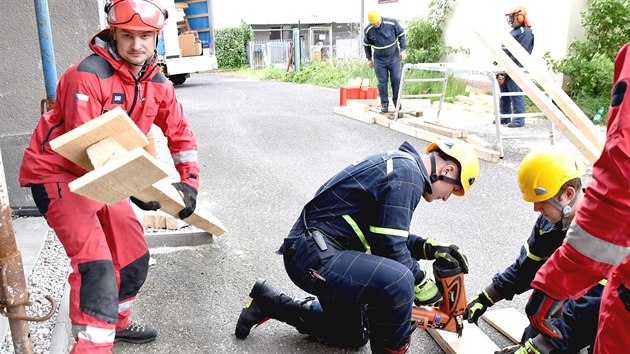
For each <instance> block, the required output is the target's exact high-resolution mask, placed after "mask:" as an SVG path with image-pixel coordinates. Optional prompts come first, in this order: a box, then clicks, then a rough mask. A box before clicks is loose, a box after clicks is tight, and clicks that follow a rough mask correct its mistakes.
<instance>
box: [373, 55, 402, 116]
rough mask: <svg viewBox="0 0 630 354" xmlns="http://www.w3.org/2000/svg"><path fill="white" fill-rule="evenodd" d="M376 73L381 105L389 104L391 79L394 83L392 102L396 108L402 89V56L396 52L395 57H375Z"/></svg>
mask: <svg viewBox="0 0 630 354" xmlns="http://www.w3.org/2000/svg"><path fill="white" fill-rule="evenodd" d="M374 73H375V74H376V79H377V80H378V95H379V97H380V98H381V105H386V104H389V98H388V92H387V81H388V80H390V79H391V83H392V95H393V97H392V102H394V106H395V105H396V102H397V100H398V90H399V88H400V76H401V74H402V69H401V67H400V54H399V52H398V51H396V52H395V53H394V54H393V55H388V56H383V57H379V56H377V55H375V56H374Z"/></svg>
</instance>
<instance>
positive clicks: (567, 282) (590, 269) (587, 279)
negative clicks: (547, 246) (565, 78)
mask: <svg viewBox="0 0 630 354" xmlns="http://www.w3.org/2000/svg"><path fill="white" fill-rule="evenodd" d="M629 85H630V44H626V45H624V46H623V47H622V48H621V50H620V51H619V53H618V54H617V58H616V60H615V71H614V85H613V89H612V95H611V102H610V107H609V113H608V128H607V132H606V143H605V145H604V150H603V151H602V154H601V156H600V157H599V159H598V160H597V161H596V162H595V164H594V165H593V180H592V181H591V183H589V185H588V186H587V188H586V193H585V198H584V200H583V201H582V204H581V207H580V210H579V211H578V212H577V215H576V217H575V220H574V221H573V223H572V224H571V226H570V227H569V230H568V232H567V237H566V240H565V242H564V243H563V245H562V246H561V247H560V248H558V250H557V251H556V252H555V253H554V254H553V256H552V257H551V258H550V259H549V261H547V263H545V265H544V266H543V267H542V268H541V269H540V271H539V272H538V273H537V274H536V278H534V281H533V282H532V287H534V288H536V289H539V290H541V291H543V292H544V293H546V294H547V295H549V296H550V297H551V298H553V299H567V298H578V297H580V296H581V295H582V294H584V293H585V292H586V291H587V290H588V289H589V288H590V287H591V286H593V284H595V283H597V282H598V281H599V280H600V279H602V278H607V279H608V283H607V284H606V287H605V289H604V294H603V295H602V304H601V307H600V315H599V324H598V331H597V338H596V340H595V350H594V352H595V353H600V354H601V353H625V352H626V351H627V350H628V348H630V330H628V328H629V323H630V222H629V220H630V90H628V86H629Z"/></svg>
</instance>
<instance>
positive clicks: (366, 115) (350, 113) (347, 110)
mask: <svg viewBox="0 0 630 354" xmlns="http://www.w3.org/2000/svg"><path fill="white" fill-rule="evenodd" d="M333 112H335V113H337V114H341V115H342V116H346V117H348V118H352V119H356V120H359V121H361V122H363V123H368V124H372V123H374V116H373V115H372V114H370V113H371V112H369V111H368V112H362V111H359V110H356V109H354V108H352V107H349V106H337V107H335V108H333Z"/></svg>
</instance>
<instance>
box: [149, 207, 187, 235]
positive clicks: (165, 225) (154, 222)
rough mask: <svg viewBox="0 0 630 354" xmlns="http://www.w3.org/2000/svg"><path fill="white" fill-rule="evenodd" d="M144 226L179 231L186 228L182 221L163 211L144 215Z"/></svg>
mask: <svg viewBox="0 0 630 354" xmlns="http://www.w3.org/2000/svg"><path fill="white" fill-rule="evenodd" d="M143 224H144V227H145V228H154V229H167V230H179V229H181V228H182V227H184V226H186V223H185V222H184V221H182V220H181V219H178V218H175V217H173V216H171V215H168V214H166V213H165V212H163V211H161V210H156V211H146V212H145V213H144V218H143Z"/></svg>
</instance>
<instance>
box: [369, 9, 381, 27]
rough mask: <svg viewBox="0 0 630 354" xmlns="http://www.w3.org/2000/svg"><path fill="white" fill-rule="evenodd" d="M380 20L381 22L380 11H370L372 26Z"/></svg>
mask: <svg viewBox="0 0 630 354" xmlns="http://www.w3.org/2000/svg"><path fill="white" fill-rule="evenodd" d="M380 20H381V13H380V12H379V11H377V10H370V12H368V21H370V23H371V24H375V23H377V22H378V21H380Z"/></svg>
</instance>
